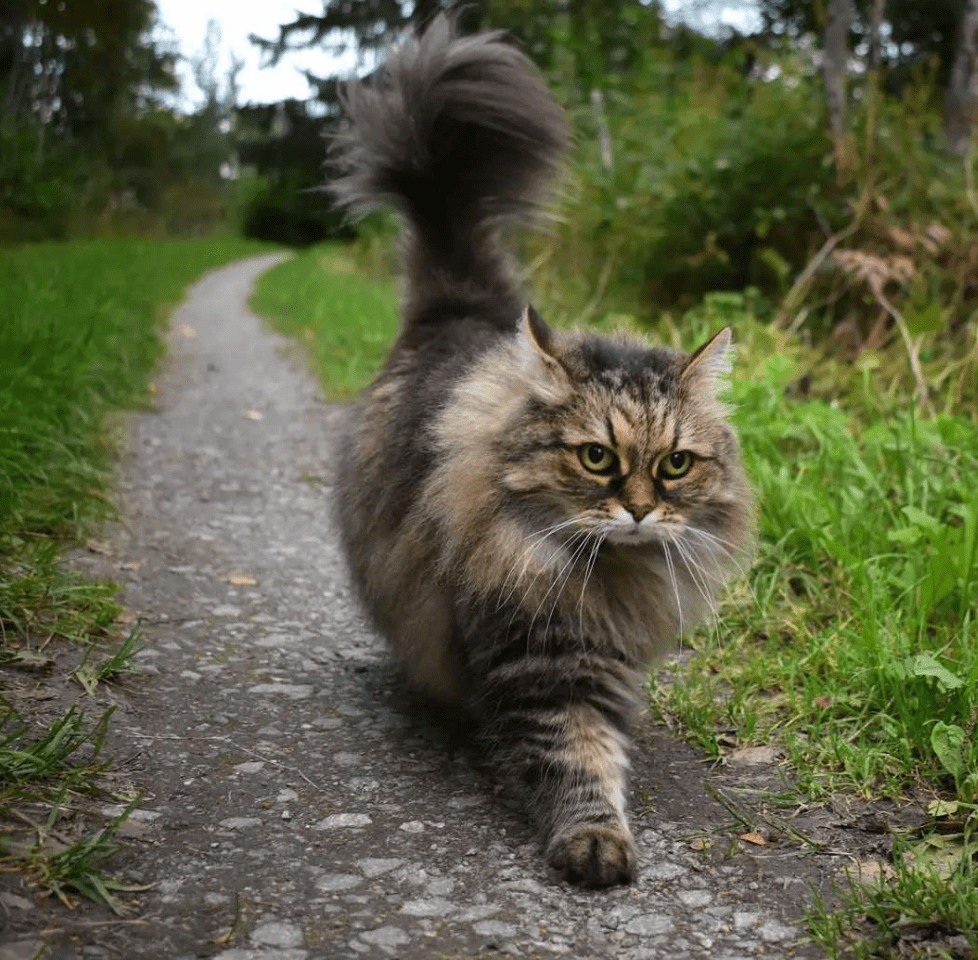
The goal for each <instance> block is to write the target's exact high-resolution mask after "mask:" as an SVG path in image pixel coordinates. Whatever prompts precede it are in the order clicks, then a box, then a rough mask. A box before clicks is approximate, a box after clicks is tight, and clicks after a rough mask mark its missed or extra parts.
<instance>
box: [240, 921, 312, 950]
mask: <svg viewBox="0 0 978 960" xmlns="http://www.w3.org/2000/svg"><path fill="white" fill-rule="evenodd" d="M250 938H251V941H252V943H260V944H264V945H267V946H269V947H301V946H302V929H301V927H298V926H296V925H295V924H293V923H280V922H279V921H272V922H271V923H263V924H262V925H261V926H260V927H256V928H255V929H254V930H252V931H251V934H250Z"/></svg>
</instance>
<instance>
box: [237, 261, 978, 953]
mask: <svg viewBox="0 0 978 960" xmlns="http://www.w3.org/2000/svg"><path fill="white" fill-rule="evenodd" d="M338 256H339V254H337V252H336V251H329V250H327V251H323V250H320V251H310V252H309V253H307V254H305V255H304V256H303V257H301V258H298V259H297V260H295V261H293V262H292V263H290V264H286V265H283V266H281V267H279V268H277V269H276V270H274V271H271V272H270V273H269V274H266V276H265V278H264V280H263V281H262V283H261V285H260V287H259V290H258V293H257V295H256V297H255V301H254V306H255V308H256V309H257V310H258V312H265V313H271V314H272V315H273V317H274V318H275V320H276V322H277V323H279V325H280V328H281V329H283V330H284V331H285V332H289V333H293V334H295V335H298V336H300V337H301V339H303V340H304V341H305V342H306V343H307V344H308V345H309V346H310V347H311V349H312V351H313V354H314V356H315V357H316V368H317V371H318V372H319V373H320V375H321V376H323V377H324V379H325V381H326V383H327V389H328V390H329V391H330V392H331V393H332V394H333V395H334V396H339V397H342V396H347V395H349V394H350V393H352V392H353V391H354V390H356V389H357V388H359V387H361V386H363V385H364V384H365V383H366V382H367V381H368V380H369V378H370V376H371V374H372V373H373V371H374V370H375V369H376V368H377V366H378V365H379V363H380V361H381V359H382V357H383V355H384V351H385V349H386V346H387V345H388V343H389V342H390V339H391V338H392V336H393V332H394V330H395V329H396V322H395V320H394V318H393V315H392V312H391V311H392V303H393V295H392V294H391V293H390V291H389V290H380V291H375V292H374V293H372V294H370V293H367V292H366V284H365V283H364V282H362V281H358V280H356V278H354V277H351V276H349V273H348V270H349V267H348V265H347V261H346V260H343V259H337V257H338ZM337 264H340V265H341V267H342V272H339V273H337V272H334V271H335V268H336V265H337ZM289 313H291V316H290V317H289V318H288V319H287V320H286V321H283V319H282V318H283V317H286V316H287V314H289ZM618 319H619V320H621V321H622V322H627V319H626V318H618ZM726 324H732V325H733V327H734V329H735V331H736V333H737V336H738V338H739V340H740V343H741V357H740V361H739V364H738V370H737V377H736V381H735V383H734V385H733V388H732V390H731V399H732V400H733V401H734V402H735V403H736V405H737V412H736V414H735V419H736V422H737V427H738V430H739V432H740V436H741V439H742V443H743V447H744V453H745V457H746V460H747V463H748V466H749V469H750V471H751V474H752V476H753V478H754V481H755V483H756V485H757V487H758V491H759V495H760V502H761V544H760V551H759V557H758V561H757V563H756V564H755V566H754V568H753V570H752V571H751V572H750V575H749V577H748V578H747V582H746V583H744V584H741V585H740V587H738V588H737V589H736V590H735V591H734V593H733V594H732V595H731V597H730V598H729V599H728V601H727V602H726V604H725V606H724V609H723V611H722V613H721V618H720V624H719V627H718V628H717V629H716V630H713V631H710V630H703V631H701V632H700V633H699V634H697V635H695V636H694V637H692V638H690V639H689V641H688V646H689V647H691V648H692V653H691V655H690V656H689V658H688V663H687V667H686V669H684V670H683V672H682V675H681V680H678V681H676V682H672V683H664V684H660V685H658V686H657V687H656V688H655V692H654V693H653V700H654V705H655V707H656V708H657V709H658V711H659V712H660V713H661V714H662V715H664V716H666V717H667V718H668V719H669V720H670V722H671V723H673V724H675V725H677V726H678V727H679V728H680V729H682V730H683V731H684V732H685V734H686V735H687V736H689V737H690V738H691V739H692V740H694V741H695V742H696V743H697V744H699V746H700V747H701V748H703V749H704V750H705V751H707V753H709V754H711V755H714V756H719V755H720V754H721V752H722V750H723V749H725V746H724V745H725V744H731V743H735V744H736V745H738V746H747V745H751V744H755V745H769V744H777V745H778V746H780V747H782V748H783V749H784V750H785V751H786V753H787V756H788V758H789V761H790V768H791V776H792V778H793V782H794V790H795V791H796V796H800V797H801V798H804V799H805V800H806V801H808V802H818V801H820V800H824V799H828V798H829V797H831V796H835V795H838V794H840V793H848V794H857V795H859V796H861V797H863V798H866V799H876V798H883V797H889V798H903V799H906V798H913V799H915V800H916V801H917V802H919V803H920V804H921V805H922V806H923V807H924V808H925V809H926V810H927V811H928V812H929V814H930V818H931V819H930V824H929V826H928V827H925V828H924V830H923V832H921V831H919V830H918V831H917V832H915V833H913V834H907V835H905V836H903V837H901V838H898V840H897V843H896V847H895V853H894V857H893V860H894V863H893V865H892V867H893V868H892V870H887V871H885V872H884V873H882V874H881V876H880V879H879V881H878V882H877V883H875V884H874V885H864V884H853V885H852V886H851V887H850V888H849V889H848V890H846V891H843V892H841V894H840V905H839V906H838V907H837V908H836V909H832V910H829V909H828V908H826V907H825V906H824V905H821V904H816V906H815V907H814V908H813V911H812V914H811V917H810V931H811V935H812V936H813V938H814V939H815V940H816V941H817V942H818V943H819V944H820V945H821V946H822V947H823V948H824V949H825V950H826V951H827V953H829V955H831V956H833V957H842V956H857V957H897V956H899V957H925V956H926V957H931V956H943V955H948V956H950V955H951V954H944V953H941V952H940V949H938V950H937V952H935V948H934V946H933V938H931V936H930V934H933V935H934V936H935V937H938V936H939V937H942V938H944V939H943V941H942V942H947V943H951V944H952V945H953V944H957V945H958V946H961V948H962V950H972V951H974V950H978V893H976V890H975V867H974V859H975V856H976V852H978V842H976V840H978V838H976V836H975V834H976V827H978V738H976V736H975V726H976V721H978V612H976V608H975V606H976V605H975V598H976V596H978V497H976V495H975V486H974V477H975V475H976V472H978V430H976V428H975V424H974V422H973V421H972V420H971V419H970V418H969V417H966V416H963V415H960V416H955V415H952V414H944V415H942V416H940V417H937V418H936V419H924V418H921V417H920V416H918V415H917V414H916V413H915V411H914V410H913V409H912V408H911V407H910V405H909V404H905V405H904V408H903V409H902V410H898V412H896V413H893V412H892V410H893V406H894V405H893V398H892V397H887V398H885V403H881V402H880V398H878V397H877V396H875V395H874V390H873V388H872V382H871V381H870V380H869V379H868V378H867V379H865V380H860V379H859V378H858V377H857V378H856V379H855V380H854V381H853V380H852V378H851V377H849V378H848V380H849V382H848V383H847V384H846V389H845V391H844V393H843V394H842V395H841V399H837V400H835V401H831V402H830V401H827V400H825V399H821V400H810V399H806V398H805V396H804V385H805V380H806V378H805V376H804V374H805V373H806V371H807V370H808V358H807V357H806V355H805V354H804V352H803V350H802V348H801V347H800V346H799V344H798V343H797V341H796V340H794V339H792V338H790V337H788V336H787V335H783V334H778V333H776V332H774V331H773V330H772V328H770V327H766V326H764V325H762V324H760V323H758V322H757V321H756V320H755V319H754V317H753V316H752V314H751V311H750V309H749V304H748V303H747V302H746V301H745V300H744V298H743V297H741V296H739V295H715V296H713V297H709V298H707V299H706V301H705V302H704V304H703V306H702V307H701V308H698V309H697V310H695V311H693V312H692V313H690V314H688V315H687V316H686V317H684V318H683V320H682V322H681V323H680V324H678V325H676V324H669V323H668V321H666V322H664V324H663V326H662V327H661V329H660V336H662V337H664V338H665V339H666V340H669V341H671V342H672V343H673V344H674V345H677V346H678V345H685V346H687V347H689V346H691V345H693V344H695V343H697V342H701V341H702V339H703V337H704V336H705V334H706V332H707V331H708V330H716V329H718V328H719V327H721V326H723V325H726ZM361 330H363V331H365V333H363V334H361ZM820 362H821V361H820ZM837 379H838V380H842V379H846V378H844V377H843V372H842V368H841V367H840V372H839V373H838V375H837ZM883 410H886V411H888V412H885V413H884V412H882V411H883ZM948 938H950V939H948ZM941 949H943V948H941ZM964 955H967V954H964Z"/></svg>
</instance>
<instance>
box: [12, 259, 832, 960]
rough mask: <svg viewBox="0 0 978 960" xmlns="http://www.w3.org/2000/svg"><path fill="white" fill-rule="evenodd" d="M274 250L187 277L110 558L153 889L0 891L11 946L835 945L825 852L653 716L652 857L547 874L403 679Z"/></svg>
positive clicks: (530, 844)
mask: <svg viewBox="0 0 978 960" xmlns="http://www.w3.org/2000/svg"><path fill="white" fill-rule="evenodd" d="M274 260H275V257H263V258H257V259H253V260H249V261H246V262H242V263H238V264H235V265H233V266H231V267H228V268H226V269H223V270H220V271H217V272H215V273H212V274H210V275H209V276H208V277H206V278H205V279H204V280H202V281H201V282H200V283H199V284H197V285H196V286H195V287H194V288H193V289H192V290H191V292H190V294H189V296H188V298H187V300H186V302H185V303H184V305H183V306H182V307H181V308H180V309H179V311H178V312H177V313H176V314H175V316H174V317H173V321H172V328H173V336H172V348H171V355H170V361H169V364H168V367H167V371H166V373H165V375H164V376H163V377H162V378H161V381H160V383H159V393H158V397H159V405H158V410H157V411H156V412H153V413H147V414H143V415H136V416H134V417H133V418H132V421H131V430H130V438H129V445H128V454H127V456H126V459H125V462H124V470H123V501H124V505H125V528H119V529H118V530H117V531H116V532H115V534H114V535H113V548H112V555H111V557H110V560H109V561H108V562H107V564H106V566H107V571H103V572H108V573H109V574H110V575H112V576H113V577H114V578H115V579H116V580H117V581H119V582H120V583H122V584H123V587H124V593H123V599H124V601H125V602H126V603H127V604H128V605H129V606H130V607H131V608H132V609H133V610H134V611H135V613H136V614H138V615H140V616H142V617H145V618H146V620H147V628H146V632H147V637H148V641H149V642H148V645H147V647H146V648H145V650H144V651H143V652H142V653H141V654H140V656H139V663H140V665H141V667H142V669H143V670H144V676H142V677H141V678H136V679H134V680H130V681H127V682H126V684H125V685H124V686H123V687H122V693H121V694H117V695H118V696H119V697H120V700H121V704H120V708H119V710H118V711H117V713H116V716H115V718H114V720H113V724H114V735H113V737H114V739H113V752H114V755H115V757H116V759H117V762H118V763H119V764H120V766H121V767H122V769H123V770H124V771H125V774H126V776H127V777H128V778H130V779H131V780H132V781H133V782H135V783H136V784H138V785H140V786H141V787H142V789H143V790H144V791H145V801H144V806H143V809H142V810H141V811H140V812H138V813H137V815H136V819H134V821H133V824H134V826H133V829H132V830H131V831H130V832H131V833H135V834H136V836H135V838H133V839H132V840H131V841H130V842H129V843H128V844H127V849H126V851H125V852H124V853H123V854H121V855H120V856H118V857H117V858H116V859H115V860H114V861H113V863H112V867H113V868H114V869H115V870H116V872H118V873H119V874H121V875H123V876H125V877H128V878H131V879H133V880H137V879H138V880H139V881H141V882H144V883H147V884H150V885H151V889H150V890H149V891H148V892H146V893H143V894H141V895H140V900H141V903H140V909H139V913H138V917H139V919H138V921H137V922H129V923H121V922H116V921H115V920H114V919H113V918H112V916H111V915H110V914H108V913H107V912H106V911H101V910H100V909H98V908H94V907H91V906H88V907H84V908H82V909H81V910H79V911H78V912H76V913H69V912H67V911H64V910H62V909H60V908H58V907H56V906H54V905H52V906H45V907H44V908H42V909H39V910H36V911H34V912H31V913H27V914H24V915H23V916H20V915H10V914H8V915H7V916H3V915H0V925H3V924H4V923H6V925H7V929H6V931H5V932H4V933H3V934H0V943H2V946H0V958H14V960H21V958H26V957H31V956H34V955H35V954H36V953H37V951H38V949H39V948H43V949H42V950H41V952H42V954H43V955H45V956H50V957H55V958H61V957H65V958H67V957H85V958H91V960H99V958H126V960H137V958H166V960H180V958H188V960H189V958H193V957H201V956H207V957H211V956H213V957H218V958H220V960H246V958H248V960H250V958H256V960H258V958H268V960H272V958H275V960H300V958H310V960H312V958H346V957H382V958H389V957H399V958H405V960H407V958H429V957H452V958H456V957H477V956H483V955H487V956H505V955H507V954H509V955H513V956H517V957H550V956H552V955H559V954H566V955H568V956H571V957H574V958H588V957H611V956H614V957H615V958H618V960H638V958H656V960H668V958H707V957H708V958H710V960H740V958H744V957H754V956H764V957H767V958H778V957H789V956H790V957H803V956H804V957H814V956H818V955H819V954H818V953H817V952H816V951H814V950H813V948H812V947H811V946H807V947H806V946H799V945H798V939H799V937H800V936H801V930H802V928H801V926H800V925H799V922H798V916H799V912H800V910H801V909H802V908H803V906H804V905H805V904H806V903H807V902H808V896H809V895H808V890H807V887H806V884H805V882H803V881H804V880H805V879H807V878H809V877H810V876H813V874H812V866H811V863H810V861H809V860H808V859H807V858H806V857H805V856H803V855H802V853H801V852H800V851H799V849H798V848H797V847H789V848H786V849H782V848H781V846H780V845H774V846H772V847H770V848H769V849H762V848H760V847H758V848H757V853H756V855H755V854H752V853H749V852H745V850H746V849H747V848H748V847H749V846H750V845H749V844H743V843H742V844H739V845H738V843H737V841H736V839H735V835H734V834H731V833H730V832H729V830H728V829H727V828H728V827H729V826H730V824H731V822H732V821H731V816H730V815H729V814H728V813H727V812H726V811H725V810H723V809H722V808H720V807H719V806H718V805H717V804H716V803H714V802H713V801H712V800H711V799H710V798H709V795H708V794H707V792H706V791H705V789H704V785H703V777H704V774H705V772H706V768H705V767H704V764H703V763H702V761H701V759H700V758H699V757H698V756H697V755H696V754H694V753H693V752H692V751H690V750H689V749H688V748H686V747H684V746H683V745H682V744H679V743H677V742H676V741H674V740H672V739H671V738H670V737H668V736H667V735H665V734H663V733H661V732H654V731H650V732H649V733H647V734H646V735H644V736H643V738H642V746H641V750H640V751H639V753H638V756H637V757H636V763H635V771H634V777H633V787H632V798H631V803H632V808H633V810H634V811H635V815H634V820H635V827H636V834H637V836H638V838H639V845H640V851H641V861H642V870H641V874H640V878H639V881H638V883H637V884H636V885H635V886H633V887H631V888H620V889H615V890H611V891H606V892H584V891H579V890H576V889H573V888H571V887H568V886H566V885H563V884H560V883H558V882H556V881H555V879H554V878H553V877H552V876H550V875H549V874H548V871H547V869H546V868H545V866H544V865H543V863H542V861H541V858H540V855H539V850H538V848H537V845H536V843H535V842H534V838H533V835H532V832H531V829H530V827H529V825H528V824H527V823H526V822H525V820H524V818H523V817H522V816H521V815H520V813H519V811H518V809H517V808H516V807H514V806H513V804H512V803H511V802H510V801H509V800H508V799H507V798H505V797H503V796H501V795H499V794H498V793H497V792H496V791H495V790H493V788H492V785H491V784H489V783H487V782H486V781H485V780H484V778H483V777H482V775H481V774H480V773H479V772H478V770H477V768H476V767H475V766H474V765H473V763H472V760H471V757H470V756H469V755H468V753H467V751H466V749H465V748H464V746H461V745H458V744H454V743H452V742H450V738H449V737H448V735H447V734H446V733H445V732H444V731H443V730H442V729H441V728H440V727H439V726H438V724H437V723H436V722H433V718H430V717H427V716H425V714H424V713H423V711H422V710H421V709H420V708H419V707H417V705H414V704H412V703H411V702H410V701H409V699H408V698H407V696H406V694H405V692H404V690H403V688H402V686H401V684H400V682H399V679H398V676H397V673H396V671H395V670H394V669H393V668H392V667H391V665H390V664H389V662H388V661H387V659H386V658H385V655H384V649H383V645H382V643H381V641H380V640H379V639H378V638H377V637H376V636H375V635H374V634H373V633H371V631H370V630H369V629H368V628H367V626H366V625H365V623H364V621H363V619H362V617H361V615H360V614H359V612H358V611H357V609H356V608H355V606H354V604H353V602H352V598H351V595H350V592H349V589H348V587H347V585H346V582H345V579H344V573H343V570H342V566H341V562H340V558H339V555H338V552H337V549H336V546H335V537H334V533H333V531H332V529H331V527H330V521H329V517H328V512H327V509H326V503H325V501H326V496H327V493H328V489H327V488H328V486H329V477H330V453H329V450H328V446H329V439H330V432H331V430H332V429H333V426H334V424H335V422H336V418H337V417H338V416H341V415H342V412H341V411H339V410H337V409H335V408H331V407H329V406H327V405H325V404H323V403H322V402H321V401H319V400H317V398H316V385H315V384H314V382H313V380H312V378H311V377H310V376H309V375H308V374H307V373H306V372H305V371H304V369H303V365H302V363H301V362H300V360H299V358H298V357H297V355H296V351H295V348H294V347H293V345H291V344H288V343H287V342H286V341H284V340H283V339H281V338H279V337H278V336H275V335H272V334H270V333H268V332H266V331H265V330H264V329H263V328H262V325H261V323H260V322H259V321H258V320H257V319H256V318H255V317H254V316H252V315H251V314H250V313H249V312H248V311H247V309H246V307H245V303H246V299H247V296H248V294H249V291H250V290H251V287H252V285H253V283H254V280H255V278H256V277H257V276H258V275H259V274H260V273H261V272H262V271H263V270H265V269H267V268H268V267H269V266H270V265H271V263H272V262H273V261H274ZM731 846H733V847H734V848H736V849H735V850H734V851H733V853H732V855H729V856H728V855H727V853H728V851H730V849H731ZM815 879H816V880H817V879H818V877H817V876H815Z"/></svg>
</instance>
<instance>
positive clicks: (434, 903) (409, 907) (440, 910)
mask: <svg viewBox="0 0 978 960" xmlns="http://www.w3.org/2000/svg"><path fill="white" fill-rule="evenodd" d="M457 909H458V907H456V906H455V904H454V903H452V902H451V901H449V900H442V899H440V898H439V897H432V898H431V899H430V900H408V902H407V903H405V904H404V906H403V907H401V913H406V914H407V915H408V916H409V917H447V916H448V915H449V914H450V913H454V912H455V911H456V910H457Z"/></svg>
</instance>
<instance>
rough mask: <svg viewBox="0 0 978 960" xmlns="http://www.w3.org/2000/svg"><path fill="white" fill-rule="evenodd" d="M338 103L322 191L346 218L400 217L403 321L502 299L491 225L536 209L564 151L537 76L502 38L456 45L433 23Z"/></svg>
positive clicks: (446, 28)
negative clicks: (338, 126) (445, 307)
mask: <svg viewBox="0 0 978 960" xmlns="http://www.w3.org/2000/svg"><path fill="white" fill-rule="evenodd" d="M343 101H344V105H345V107H346V111H347V116H348V118H349V120H348V122H347V125H346V127H345V128H344V129H342V130H341V131H340V133H339V134H338V135H337V137H336V138H335V140H334V142H333V145H332V148H331V156H332V159H333V161H334V163H335V167H336V168H337V169H338V171H339V174H340V175H339V177H338V178H337V179H335V180H333V181H332V182H331V184H330V189H331V190H332V192H333V194H334V196H336V198H337V199H338V200H339V202H340V203H341V204H343V205H344V206H346V207H349V208H351V209H353V210H356V211H362V212H365V211H367V210H370V209H373V208H375V207H378V206H381V205H383V204H384V203H392V204H394V205H395V206H396V207H398V208H399V209H400V211H401V212H402V213H403V214H404V215H405V217H406V220H407V227H408V230H407V238H408V243H407V250H406V255H407V264H406V266H407V269H408V281H409V283H408V321H409V322H410V320H411V319H412V317H411V314H412V313H413V314H414V318H415V319H421V317H420V316H419V313H423V312H425V311H428V310H430V309H431V308H434V307H436V306H437V302H438V301H441V300H445V299H446V298H447V299H453V298H455V297H457V295H458V294H459V293H460V291H461V290H462V289H468V290H470V291H471V292H472V293H473V294H475V293H476V291H479V292H481V294H482V295H483V296H485V295H486V294H493V293H495V294H506V293H511V287H512V283H511V281H510V277H509V271H508V270H507V269H506V265H505V260H504V258H503V257H502V255H501V254H500V252H499V250H498V245H497V238H496V234H497V231H498V228H499V225H500V224H501V223H502V222H503V221H505V220H507V219H512V218H513V217H519V216H522V215H525V214H527V213H530V212H532V211H533V210H535V209H536V208H537V207H538V206H539V204H540V203H541V202H542V201H543V199H544V198H545V196H546V193H547V187H548V186H549V185H550V183H551V182H552V181H553V180H554V179H555V175H556V173H557V171H558V169H559V167H560V163H561V160H562V159H563V156H564V154H565V153H566V151H567V147H568V143H569V135H568V129H567V121H566V117H565V115H564V112H563V111H562V110H561V108H560V107H559V106H558V104H557V103H556V101H555V100H554V98H553V96H552V95H551V93H550V91H549V90H548V88H547V86H546V83H545V82H544V80H543V77H542V76H541V75H540V73H539V71H538V70H537V68H536V67H535V66H534V65H533V64H532V63H531V62H530V60H529V59H527V57H526V56H525V55H524V54H523V53H521V52H520V51H519V50H518V49H516V48H515V47H514V46H512V45H511V44H509V43H507V42H506V41H505V40H504V39H503V37H502V35H501V34H499V33H482V34H477V35H474V36H469V37H462V36H459V35H458V34H457V32H456V30H455V27H454V24H453V23H452V21H451V20H450V19H448V18H447V17H445V16H439V17H437V18H436V19H435V20H434V21H432V23H431V25H430V26H429V27H428V29H427V30H426V31H425V32H424V33H423V34H422V35H421V36H420V37H415V38H412V39H410V40H407V41H406V42H404V43H403V44H402V45H401V46H400V47H399V48H398V49H396V50H395V51H394V52H393V53H392V54H391V55H390V56H389V58H388V60H387V62H386V63H385V65H384V67H383V69H382V70H381V71H380V73H379V74H378V75H377V76H376V77H374V78H373V79H372V80H370V81H367V82H353V83H351V84H349V85H347V86H346V88H345V91H344V93H343ZM507 299H509V298H507ZM514 322H515V318H514Z"/></svg>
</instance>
